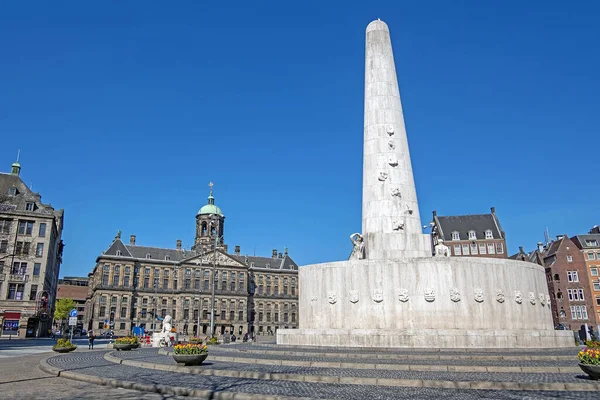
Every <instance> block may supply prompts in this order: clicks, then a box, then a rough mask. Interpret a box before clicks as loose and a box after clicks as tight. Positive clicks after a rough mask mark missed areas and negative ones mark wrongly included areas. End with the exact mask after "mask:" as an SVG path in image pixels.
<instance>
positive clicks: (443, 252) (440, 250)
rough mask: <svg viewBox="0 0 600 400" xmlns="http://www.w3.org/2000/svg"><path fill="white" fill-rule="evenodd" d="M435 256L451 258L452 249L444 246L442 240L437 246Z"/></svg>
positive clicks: (439, 240)
mask: <svg viewBox="0 0 600 400" xmlns="http://www.w3.org/2000/svg"><path fill="white" fill-rule="evenodd" d="M435 256H436V257H450V249H449V248H448V246H446V245H445V244H444V241H443V240H442V239H438V243H437V244H436V245H435Z"/></svg>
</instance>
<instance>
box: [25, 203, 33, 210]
mask: <svg viewBox="0 0 600 400" xmlns="http://www.w3.org/2000/svg"><path fill="white" fill-rule="evenodd" d="M33 207H34V203H25V211H33Z"/></svg>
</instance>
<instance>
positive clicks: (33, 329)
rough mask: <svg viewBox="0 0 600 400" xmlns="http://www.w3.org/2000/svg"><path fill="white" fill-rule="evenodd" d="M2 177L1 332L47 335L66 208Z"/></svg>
mask: <svg viewBox="0 0 600 400" xmlns="http://www.w3.org/2000/svg"><path fill="white" fill-rule="evenodd" d="M20 173H21V165H20V164H19V163H18V162H15V163H14V164H13V165H12V169H11V172H10V173H9V174H8V173H0V329H1V335H2V336H19V337H35V336H47V334H48V330H49V329H50V328H51V323H52V314H53V310H54V302H55V299H56V290H57V286H58V274H59V270H60V264H61V262H62V252H63V247H64V245H63V242H62V240H61V238H62V230H63V222H64V210H55V209H54V208H53V207H52V206H50V205H49V204H44V203H42V197H41V195H40V194H39V193H35V192H33V191H32V190H31V189H30V188H29V187H28V186H27V185H25V183H24V182H23V180H22V179H21V177H20Z"/></svg>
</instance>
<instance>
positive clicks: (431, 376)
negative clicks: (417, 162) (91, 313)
mask: <svg viewBox="0 0 600 400" xmlns="http://www.w3.org/2000/svg"><path fill="white" fill-rule="evenodd" d="M157 352H158V350H157V349H141V350H140V351H136V352H113V353H111V354H112V355H113V356H114V357H118V358H123V359H126V358H127V359H134V360H136V361H142V362H148V363H155V364H167V365H177V363H176V362H175V361H174V360H173V358H172V357H168V356H163V355H158V354H157ZM576 365H577V364H576V363H575V366H576ZM203 366H204V368H210V369H218V370H228V371H232V370H236V371H254V372H262V373H283V374H301V375H324V376H350V377H357V378H389V379H422V380H447V381H486V382H527V383H529V382H543V383H556V382H568V383H580V384H586V383H588V384H589V383H593V381H591V380H589V379H587V378H586V375H585V374H584V373H583V372H581V373H579V374H572V373H523V372H518V373H499V372H496V373H489V372H438V371H402V370H380V369H350V368H319V367H296V366H285V365H268V364H245V363H232V362H219V361H210V356H209V359H208V360H207V361H206V362H204V364H203ZM199 368H201V367H199Z"/></svg>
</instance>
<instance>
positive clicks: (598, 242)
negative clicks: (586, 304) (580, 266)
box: [571, 226, 600, 332]
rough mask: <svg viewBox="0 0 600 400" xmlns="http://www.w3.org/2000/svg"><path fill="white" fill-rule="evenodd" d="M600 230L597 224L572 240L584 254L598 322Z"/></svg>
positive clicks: (599, 315) (599, 304) (599, 307)
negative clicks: (586, 232) (585, 233)
mask: <svg viewBox="0 0 600 400" xmlns="http://www.w3.org/2000/svg"><path fill="white" fill-rule="evenodd" d="M598 230H599V229H598V227H597V226H596V227H594V228H593V229H592V230H590V232H589V233H588V234H587V235H576V236H573V237H572V238H571V240H572V241H573V243H575V246H577V248H578V249H579V250H580V251H581V253H582V255H583V259H584V261H585V265H586V273H587V276H588V280H589V284H590V292H591V296H592V297H591V299H590V300H591V303H592V304H591V305H592V306H593V308H594V315H595V316H596V323H599V324H600V232H599V231H598ZM596 331H597V332H598V330H596Z"/></svg>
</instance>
